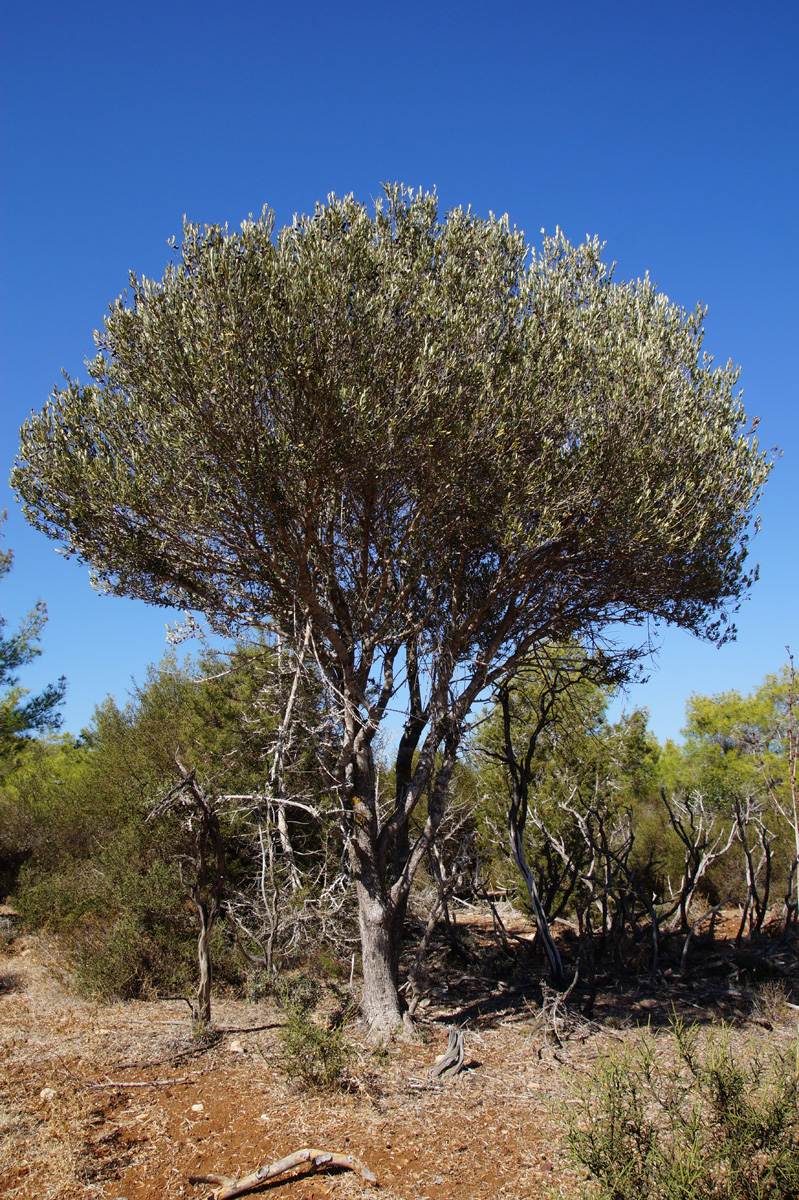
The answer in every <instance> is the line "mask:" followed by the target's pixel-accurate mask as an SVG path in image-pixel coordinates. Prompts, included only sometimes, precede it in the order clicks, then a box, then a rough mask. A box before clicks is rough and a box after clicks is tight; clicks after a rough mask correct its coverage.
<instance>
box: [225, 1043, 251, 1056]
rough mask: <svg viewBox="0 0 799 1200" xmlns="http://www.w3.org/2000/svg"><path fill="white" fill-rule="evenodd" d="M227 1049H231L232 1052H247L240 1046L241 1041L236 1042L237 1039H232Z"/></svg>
mask: <svg viewBox="0 0 799 1200" xmlns="http://www.w3.org/2000/svg"><path fill="white" fill-rule="evenodd" d="M228 1050H231V1051H232V1052H233V1054H246V1053H247V1051H246V1050H245V1049H244V1047H243V1046H242V1044H241V1042H238V1041H232V1042H231V1043H230V1045H229V1046H228Z"/></svg>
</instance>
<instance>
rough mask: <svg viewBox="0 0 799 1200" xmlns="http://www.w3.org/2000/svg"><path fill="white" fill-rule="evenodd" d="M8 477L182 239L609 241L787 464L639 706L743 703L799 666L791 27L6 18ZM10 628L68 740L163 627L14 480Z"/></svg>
mask: <svg viewBox="0 0 799 1200" xmlns="http://www.w3.org/2000/svg"><path fill="white" fill-rule="evenodd" d="M0 56H1V57H0V87H2V93H3V95H2V122H3V125H2V168H3V169H2V185H1V186H2V221H1V222H0V238H1V239H2V241H1V243H0V263H1V264H2V267H1V269H2V298H1V300H0V305H1V307H0V337H1V338H2V341H1V343H0V386H1V388H2V392H1V393H0V402H1V403H2V423H1V428H0V460H2V467H3V472H4V475H5V476H6V477H7V474H8V471H9V470H10V467H11V465H12V462H13V458H14V455H15V452H16V448H17V432H18V429H19V426H20V424H21V423H22V421H23V420H24V419H25V417H26V416H27V415H28V413H29V412H30V411H31V410H32V409H34V410H38V409H40V408H41V407H42V405H43V404H44V403H45V401H46V399H47V396H48V393H49V391H50V389H51V388H52V386H53V384H54V383H55V382H57V381H58V380H59V378H60V371H61V368H62V367H64V368H66V369H67V370H68V371H69V372H70V373H71V374H72V375H78V376H81V377H83V376H85V371H84V370H83V360H84V358H85V357H86V356H91V355H92V353H93V342H92V330H93V329H94V328H96V327H97V326H98V325H99V324H100V323H101V321H102V318H103V314H104V312H105V311H106V308H107V306H108V304H109V303H110V302H111V301H112V300H113V299H114V298H115V297H116V296H117V295H118V294H119V293H120V292H121V291H122V290H123V289H124V287H125V284H126V281H127V273H128V271H129V270H131V269H132V270H135V271H137V272H138V273H140V274H146V275H151V276H153V275H154V276H160V275H161V274H162V272H163V269H164V267H165V265H166V262H167V260H168V257H169V251H168V248H167V245H166V241H167V238H169V237H171V236H172V235H175V234H176V235H179V234H180V230H181V224H182V219H183V214H184V213H186V214H187V215H188V217H189V218H190V219H191V220H193V221H199V222H217V221H218V222H225V221H227V222H228V223H229V224H230V225H231V226H233V227H237V226H238V224H239V222H240V221H241V220H242V219H243V218H245V217H246V216H247V214H248V213H250V212H253V213H257V212H260V210H261V208H262V207H263V205H264V204H268V205H270V206H271V207H272V208H274V210H275V212H276V217H277V221H278V224H284V223H285V222H287V221H289V220H290V219H291V217H292V215H293V214H294V213H295V212H304V211H308V210H310V209H312V207H313V205H314V203H315V201H316V200H318V199H324V198H325V197H326V195H327V194H328V193H329V192H331V191H335V192H337V193H339V194H342V193H346V192H350V191H353V192H354V193H355V195H356V196H357V197H358V198H361V199H364V200H368V199H369V197H370V196H374V195H376V194H377V193H378V191H379V188H380V184H381V182H382V181H384V180H403V181H405V182H406V183H408V184H411V185H421V186H423V187H425V188H432V187H433V186H435V187H436V188H437V189H438V194H439V196H440V200H441V205H442V209H446V208H447V207H449V206H451V205H454V204H471V205H472V206H473V208H474V209H475V210H476V211H477V212H479V213H481V214H487V213H488V211H489V210H492V211H494V212H495V213H504V212H507V213H508V214H509V215H510V218H511V220H512V221H513V222H515V223H516V224H517V225H518V226H520V227H521V228H523V229H525V230H526V231H527V234H528V238H529V239H530V240H532V241H538V240H540V235H539V232H538V231H539V229H540V228H541V227H545V228H546V229H547V230H548V231H553V230H554V228H555V226H556V225H560V226H561V228H562V229H563V230H564V231H565V233H566V234H567V236H568V237H569V238H571V239H572V240H582V239H583V238H584V237H585V235H586V234H587V233H590V234H595V233H596V234H598V235H599V236H600V237H601V238H602V239H604V240H606V241H607V250H606V254H607V256H608V257H609V258H610V259H615V260H616V262H617V263H618V268H617V271H618V277H619V278H627V277H630V276H633V277H637V276H639V275H642V274H643V273H644V272H645V271H647V270H648V271H649V272H650V274H651V275H652V277H653V278H654V279H656V280H657V281H658V283H659V285H660V287H661V289H662V290H663V291H664V292H666V293H667V294H668V295H669V297H670V298H671V299H672V300H675V301H678V302H679V303H681V304H683V305H685V306H686V307H693V306H694V305H695V304H696V303H697V301H699V300H701V301H702V302H703V303H706V304H707V305H709V315H708V319H707V336H706V342H705V346H706V348H707V349H708V350H709V351H710V352H711V353H712V354H713V355H714V356H715V358H716V360H717V361H718V362H726V360H727V359H728V358H732V359H733V360H734V361H735V362H737V363H740V364H741V365H742V367H743V375H742V380H741V382H742V385H743V387H744V397H745V402H746V405H747V409H748V411H749V412H750V413H752V414H757V415H759V416H760V418H761V424H760V429H759V432H760V433H761V434H762V442H763V444H764V445H766V446H771V445H774V444H779V446H780V448H781V449H782V451H783V452H784V453H783V458H782V460H781V461H780V462H779V463H778V464H777V466H776V467H775V470H774V472H773V474H772V479H771V482H770V484H769V486H768V489H767V496H766V499H765V502H764V504H763V507H762V521H763V529H762V533H761V534H760V535H759V537H758V538H756V539H755V542H754V545H753V558H756V559H757V560H758V561H759V562H760V565H761V578H760V581H759V583H758V584H757V585H756V587H755V589H754V591H753V594H752V597H751V599H750V600H749V601H748V602H747V603H746V605H745V607H744V609H743V611H742V612H741V614H740V615H739V618H738V626H739V630H740V633H739V639H738V642H737V643H736V644H735V645H734V646H731V647H727V648H726V649H723V650H716V649H713V648H712V647H707V646H704V645H702V644H700V643H698V642H696V641H695V640H693V639H691V638H689V637H687V636H686V635H683V634H680V633H679V632H674V633H668V634H667V635H666V637H665V639H664V641H663V645H662V649H661V652H660V655H659V657H658V660H657V663H656V664H655V668H654V669H653V672H652V676H651V680H650V682H649V683H648V684H647V685H646V686H645V687H643V688H636V689H634V691H633V692H632V693H631V695H630V697H629V698H628V700H627V704H628V706H630V705H632V704H646V705H647V706H648V708H649V709H650V712H651V724H652V728H653V729H654V731H655V733H656V734H657V735H658V737H659V738H660V739H661V740H664V739H665V738H666V737H669V736H671V737H674V736H676V735H677V734H678V731H679V729H680V727H681V725H682V722H683V714H684V706H685V700H686V699H687V697H688V696H689V695H690V693H691V692H692V691H699V692H705V693H710V692H716V691H721V690H725V689H728V688H732V687H737V688H739V689H741V690H749V689H751V688H752V687H753V686H755V685H756V684H757V683H758V682H759V680H760V679H761V678H762V676H763V675H764V674H765V673H766V672H768V671H773V670H776V669H778V668H779V666H780V664H781V663H782V662H783V661H784V659H785V651H784V647H785V644H786V643H789V642H790V643H792V644H793V646H794V648H795V649H796V650H797V651H799V622H797V582H798V581H799V564H798V563H797V553H796V549H795V545H796V543H795V538H796V526H797V522H799V457H798V456H799V422H798V421H797V370H796V365H795V363H796V358H797V354H799V321H798V320H797V317H798V316H799V300H798V299H797V297H798V296H799V261H798V260H799V252H798V250H797V247H798V246H799V230H798V229H797V224H798V223H799V222H798V221H797V218H798V217H799V208H798V206H797V196H799V103H798V100H799V5H797V4H796V3H795V0H782V2H780V3H775V2H773V0H760V3H758V4H752V3H743V2H741V0H724V2H723V3H721V2H712V0H704V2H703V3H696V2H695V0H694V2H692V3H686V2H684V0H677V2H676V3H668V4H667V3H665V2H664V3H661V2H659V0H635V2H633V0H622V2H614V0H605V2H604V3H601V4H598V3H596V2H595V0H584V2H580V3H576V2H570V0H559V2H558V3H555V2H554V0H548V2H547V3H541V2H536V0H528V2H527V3H504V2H502V0H499V2H495V3H494V4H492V5H488V4H485V3H481V4H477V3H474V2H473V0H460V2H459V3H450V2H448V0H442V2H439V3H430V0H428V2H427V3H417V2H413V3H404V4H403V3H400V4H391V5H389V4H375V3H374V0H372V2H371V3H360V2H358V3H356V2H353V0H339V2H338V3H336V4H330V3H321V2H314V3H302V2H298V3H295V4H293V5H287V4H281V5H277V4H274V3H270V2H269V0H261V2H255V0H245V2H238V3H237V2H236V0H228V2H227V3H225V4H221V3H217V2H212V3H199V4H198V3H197V2H196V0H195V2H193V3H191V4H188V3H177V2H174V0H159V3H157V4H156V3H153V2H151V0H138V2H137V3H136V4H108V3H102V4H101V3H86V2H83V0H70V2H69V3H66V0H50V2H49V3H40V2H37V0H26V2H25V3H23V4H16V5H11V4H7V5H6V6H5V11H4V16H3V23H2V47H1V48H0ZM3 486H5V487H6V498H0V507H7V508H8V510H9V519H8V522H7V525H6V535H7V536H6V541H7V544H8V545H10V546H12V547H13V548H14V550H15V552H16V562H15V568H14V571H13V572H12V574H11V575H9V576H7V577H6V579H5V580H4V581H3V582H2V584H1V585H0V612H2V614H3V615H4V616H5V617H7V618H8V619H9V622H10V624H13V623H14V622H15V621H16V620H17V619H18V618H19V617H20V616H21V615H22V614H24V613H25V612H26V611H27V610H28V609H29V608H30V607H31V605H32V604H33V602H34V601H35V600H36V599H37V598H38V597H40V596H41V597H42V598H43V599H44V600H45V601H46V602H47V605H48V609H49V613H50V621H49V624H48V627H47V630H46V634H45V637H44V641H43V646H44V651H45V653H44V656H43V657H42V658H41V659H40V660H39V661H38V663H37V664H36V665H35V666H34V667H31V668H29V669H28V670H27V672H26V674H25V677H24V680H23V682H25V683H26V684H28V685H29V686H30V687H31V688H33V689H34V690H35V689H36V688H37V687H40V686H41V685H42V684H43V683H44V682H46V681H48V680H49V679H53V678H55V677H57V676H58V675H60V674H62V673H63V674H65V675H66V676H67V678H68V681H69V692H68V701H67V704H66V708H65V717H66V725H67V727H69V728H70V729H72V730H73V731H77V730H79V729H80V727H81V726H82V725H85V724H86V723H87V721H88V720H89V718H90V716H91V713H92V710H93V707H94V704H95V703H96V702H98V701H100V700H101V699H102V698H103V697H104V695H105V694H106V693H108V692H112V693H114V694H115V695H116V696H117V697H118V698H120V699H122V698H124V696H125V693H126V690H127V687H128V684H129V680H130V677H131V676H132V675H135V676H137V677H138V678H141V677H142V675H143V673H144V670H145V667H146V664H147V663H149V662H152V661H153V660H156V659H158V658H160V656H161V654H162V652H163V649H164V622H165V614H164V613H163V612H161V611H158V610H148V609H146V608H145V607H144V606H143V605H142V604H140V603H138V602H133V601H125V600H120V599H111V598H99V597H97V596H96V595H95V594H94V593H93V592H92V591H91V589H90V586H89V581H88V576H87V573H86V571H85V570H82V569H81V568H80V567H78V566H77V565H76V564H75V563H65V562H64V561H63V560H62V559H61V558H60V557H58V556H57V555H56V554H55V553H54V548H53V545H52V544H51V543H50V542H48V541H47V540H46V539H45V538H44V537H43V536H41V535H39V534H36V533H35V532H33V531H32V530H29V529H28V528H27V526H26V525H25V524H24V522H23V520H22V518H21V517H20V515H19V512H18V510H17V506H16V502H15V500H14V497H13V495H12V494H11V492H10V490H9V489H8V488H7V485H5V484H3Z"/></svg>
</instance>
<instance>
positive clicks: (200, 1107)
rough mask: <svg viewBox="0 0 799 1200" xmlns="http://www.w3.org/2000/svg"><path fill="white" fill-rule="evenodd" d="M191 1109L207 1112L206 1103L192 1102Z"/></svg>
mask: <svg viewBox="0 0 799 1200" xmlns="http://www.w3.org/2000/svg"><path fill="white" fill-rule="evenodd" d="M191 1111H192V1112H205V1105H204V1104H192V1106H191Z"/></svg>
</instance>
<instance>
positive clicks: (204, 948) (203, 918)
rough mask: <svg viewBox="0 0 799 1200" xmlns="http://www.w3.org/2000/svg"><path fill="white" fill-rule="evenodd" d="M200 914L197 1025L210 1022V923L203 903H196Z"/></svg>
mask: <svg viewBox="0 0 799 1200" xmlns="http://www.w3.org/2000/svg"><path fill="white" fill-rule="evenodd" d="M197 911H198V913H199V915H200V932H199V934H198V936H197V960H198V963H199V967H200V982H199V983H198V984H197V1007H196V1009H195V1013H194V1019H195V1021H196V1022H197V1023H198V1024H199V1025H210V1024H211V949H210V945H209V939H210V936H211V925H210V922H209V920H208V913H207V911H206V908H205V905H204V904H202V903H198V904H197Z"/></svg>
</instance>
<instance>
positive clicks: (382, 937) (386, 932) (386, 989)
mask: <svg viewBox="0 0 799 1200" xmlns="http://www.w3.org/2000/svg"><path fill="white" fill-rule="evenodd" d="M358 919H359V925H360V931H361V952H362V955H363V1001H362V1009H363V1015H364V1019H365V1020H366V1023H367V1025H368V1026H369V1034H370V1036H371V1037H373V1038H378V1039H379V1038H383V1039H387V1038H390V1037H392V1036H393V1035H394V1034H396V1033H397V1032H398V1031H399V1030H400V1029H401V1028H402V1002H401V1000H400V995H399V991H398V983H399V977H398V970H399V961H398V955H397V947H398V945H399V938H398V936H397V935H396V933H395V930H394V924H395V921H396V914H394V913H392V912H391V911H390V909H389V908H388V907H387V906H386V905H384V904H382V903H381V902H380V901H378V900H375V899H374V897H370V896H369V895H368V894H367V893H366V891H365V889H364V887H363V885H362V884H358Z"/></svg>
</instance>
